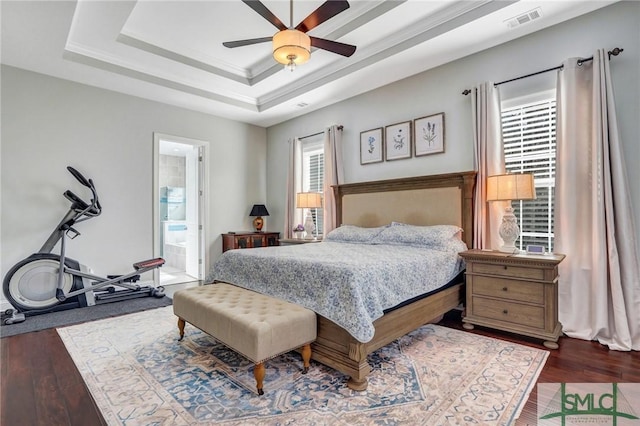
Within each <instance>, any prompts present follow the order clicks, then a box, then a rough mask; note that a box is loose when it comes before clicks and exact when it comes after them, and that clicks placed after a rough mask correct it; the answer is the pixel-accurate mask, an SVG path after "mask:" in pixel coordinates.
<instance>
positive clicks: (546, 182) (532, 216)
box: [502, 98, 556, 252]
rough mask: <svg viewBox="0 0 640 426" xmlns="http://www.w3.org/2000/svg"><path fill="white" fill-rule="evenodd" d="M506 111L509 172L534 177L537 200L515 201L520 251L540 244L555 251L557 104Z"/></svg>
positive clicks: (540, 103) (533, 104) (536, 104)
mask: <svg viewBox="0 0 640 426" xmlns="http://www.w3.org/2000/svg"><path fill="white" fill-rule="evenodd" d="M504 106H505V104H503V109H502V136H503V140H504V160H505V167H506V170H507V172H511V173H533V175H534V178H535V186H536V197H537V198H536V199H535V200H527V201H513V202H512V206H513V210H514V214H515V215H516V217H517V218H518V223H519V224H520V239H519V240H518V241H517V242H516V244H519V248H520V249H521V250H522V249H526V246H527V244H537V245H543V246H545V247H546V250H547V251H550V252H551V251H553V238H554V235H553V226H554V220H553V212H554V205H553V195H554V189H555V171H556V100H555V98H547V99H543V100H537V101H535V102H528V103H520V104H518V105H513V106H509V107H504Z"/></svg>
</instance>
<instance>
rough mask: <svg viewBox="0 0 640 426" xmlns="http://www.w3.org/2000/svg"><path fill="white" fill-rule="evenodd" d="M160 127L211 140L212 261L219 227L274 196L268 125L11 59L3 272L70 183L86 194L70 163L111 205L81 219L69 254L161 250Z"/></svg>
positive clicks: (126, 263)
mask: <svg viewBox="0 0 640 426" xmlns="http://www.w3.org/2000/svg"><path fill="white" fill-rule="evenodd" d="M154 132H159V133H163V134H168V135H176V136H182V137H186V138H192V139H198V140H204V141H209V143H210V146H209V159H210V182H209V183H208V195H209V204H210V205H209V213H210V214H209V216H208V217H207V218H206V222H207V236H208V237H207V249H208V252H209V254H210V258H209V259H208V262H207V263H209V264H210V263H211V261H212V260H213V259H214V258H215V257H217V256H218V255H219V254H220V252H221V250H222V243H221V240H220V234H221V233H222V232H227V231H228V230H232V229H239V230H243V229H251V218H250V217H249V211H250V209H251V206H252V205H253V204H254V203H264V202H265V201H266V185H265V181H266V164H265V161H264V157H265V155H266V131H265V129H263V128H260V127H256V126H252V125H248V124H244V123H239V122H236V121H231V120H226V119H222V118H218V117H214V116H211V115H207V114H202V113H197V112H193V111H189V110H185V109H181V108H177V107H172V106H168V105H164V104H160V103H156V102H152V101H147V100H143V99H140V98H135V97H131V96H126V95H122V94H119V93H115V92H111V91H107V90H102V89H97V88H93V87H89V86H85V85H80V84H77V83H72V82H69V81H66V80H61V79H57V78H52V77H48V76H44V75H41V74H36V73H32V72H29V71H25V70H21V69H17V68H12V67H8V66H3V67H2V146H1V160H2V169H1V172H2V180H1V189H2V197H1V202H2V204H1V214H2V220H1V231H2V234H1V237H2V238H1V241H0V247H1V254H2V259H1V260H2V272H1V274H2V276H3V277H4V275H5V274H6V272H7V271H8V269H9V268H10V267H11V266H12V265H13V264H14V263H16V262H17V261H18V260H20V259H22V258H24V257H26V256H27V255H29V254H31V253H33V252H35V251H37V250H38V249H39V248H40V246H41V245H42V243H43V242H44V240H45V239H46V237H47V236H48V235H49V233H50V232H51V230H52V229H53V228H54V227H55V225H56V224H57V223H58V221H59V220H60V219H61V218H62V216H63V214H64V213H65V212H66V211H67V208H68V205H69V203H68V202H67V201H66V200H65V199H64V198H63V196H62V194H63V192H64V191H65V190H66V189H72V191H74V192H76V193H77V194H78V195H81V194H84V193H83V192H82V189H83V187H81V186H80V185H79V184H78V183H77V181H76V180H75V179H74V178H73V177H72V176H71V175H70V174H69V173H68V172H67V170H66V166H68V165H71V166H73V167H76V168H77V169H78V170H79V171H81V172H82V173H83V174H85V175H86V176H87V177H91V178H92V179H93V180H94V182H95V184H96V187H97V189H98V191H99V195H100V200H101V203H102V205H103V208H104V210H103V214H102V215H101V216H100V217H98V218H95V219H92V220H90V221H88V222H85V223H81V224H78V226H77V228H78V230H79V231H80V232H81V233H82V236H81V237H79V238H77V239H76V240H73V241H71V242H70V243H69V246H68V247H69V248H68V255H69V256H70V257H72V258H76V259H78V260H80V261H81V262H82V263H85V264H86V265H88V266H91V267H92V268H93V269H94V271H95V272H96V273H99V274H107V273H124V272H127V271H129V270H130V269H131V264H132V263H133V262H135V261H139V260H143V259H146V258H150V257H152V255H153V225H152V208H153V206H152V189H153V188H152V185H153V182H152V179H153V173H152V171H153V133H154Z"/></svg>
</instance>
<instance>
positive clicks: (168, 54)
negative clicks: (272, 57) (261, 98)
mask: <svg viewBox="0 0 640 426" xmlns="http://www.w3.org/2000/svg"><path fill="white" fill-rule="evenodd" d="M116 41H117V42H119V43H122V44H126V45H127V46H131V47H133V48H136V49H140V50H144V51H145V52H148V53H151V54H153V55H157V56H161V57H163V58H166V59H169V60H171V61H175V62H179V63H181V64H183V65H187V66H190V67H193V68H198V69H200V70H202V71H205V72H208V73H211V74H215V75H218V76H220V77H224V78H228V79H230V80H233V81H236V82H238V83H242V84H245V85H247V86H251V79H250V78H248V76H246V75H247V71H246V70H241V73H242V74H245V77H243V76H241V75H239V74H240V72H231V71H226V70H224V69H222V68H219V67H216V66H213V65H210V64H207V63H205V62H202V61H199V60H197V59H194V58H190V57H188V56H185V55H181V54H179V53H176V52H173V51H170V50H168V49H164V48H162V47H160V46H157V45H155V44H152V43H148V42H146V41H143V40H141V39H139V38H136V37H134V36H132V35H128V34H124V33H120V34H119V35H118V37H117V38H116ZM239 71H240V70H239Z"/></svg>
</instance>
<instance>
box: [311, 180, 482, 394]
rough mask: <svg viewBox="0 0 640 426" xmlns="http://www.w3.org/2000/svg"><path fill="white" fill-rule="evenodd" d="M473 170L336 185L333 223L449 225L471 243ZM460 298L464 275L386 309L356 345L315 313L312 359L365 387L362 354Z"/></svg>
mask: <svg viewBox="0 0 640 426" xmlns="http://www.w3.org/2000/svg"><path fill="white" fill-rule="evenodd" d="M475 181H476V172H461V173H449V174H442V175H432V176H421V177H410V178H403V179H393V180H382V181H375V182H363V183H351V184H344V185H338V186H335V187H334V188H333V189H334V194H335V197H336V209H337V212H338V215H337V223H338V224H348V225H359V226H367V227H373V226H380V225H385V224H388V223H390V222H392V221H396V222H403V223H409V224H412V225H433V224H448V225H458V226H460V227H461V228H462V229H464V232H463V235H462V239H463V241H464V242H465V243H466V244H467V246H468V247H472V239H473V190H474V185H475ZM463 300H464V278H461V280H460V282H458V283H455V284H454V285H453V286H451V287H448V288H447V289H445V290H443V291H440V292H437V293H435V294H433V295H431V296H428V297H425V298H423V299H420V300H417V301H415V302H413V303H410V304H408V305H405V306H402V307H400V308H397V309H394V310H391V311H390V312H388V313H386V314H385V315H384V316H383V317H381V318H379V319H377V320H376V321H374V323H373V324H374V326H375V329H376V332H375V335H374V337H373V339H372V340H371V341H369V342H367V343H361V342H359V341H357V340H356V339H354V338H353V337H352V336H351V335H350V334H349V333H348V332H347V331H345V330H344V329H343V328H341V327H340V326H338V325H336V324H335V323H333V322H332V321H329V320H328V319H326V318H324V317H322V316H321V315H318V337H317V339H316V341H315V343H314V344H312V354H313V355H312V358H313V359H314V360H316V361H318V362H320V363H322V364H325V365H327V366H329V367H332V368H334V369H336V370H338V371H340V372H341V373H343V374H346V375H348V376H349V380H348V381H347V386H348V387H349V388H351V389H353V390H356V391H363V390H365V389H366V388H367V384H368V381H367V375H368V374H369V372H370V371H371V367H370V366H369V363H368V362H367V356H368V355H369V354H370V353H372V352H373V351H375V350H377V349H379V348H381V347H382V346H385V345H387V344H389V343H391V342H392V341H394V340H396V339H398V338H399V337H401V336H404V335H405V334H407V333H409V332H411V331H413V330H415V329H417V328H419V327H421V326H423V325H424V324H427V323H429V322H431V321H433V320H435V319H437V318H439V317H441V316H442V315H443V314H445V313H446V312H448V311H450V310H451V309H454V308H456V307H457V306H459V305H460V303H462V301H463Z"/></svg>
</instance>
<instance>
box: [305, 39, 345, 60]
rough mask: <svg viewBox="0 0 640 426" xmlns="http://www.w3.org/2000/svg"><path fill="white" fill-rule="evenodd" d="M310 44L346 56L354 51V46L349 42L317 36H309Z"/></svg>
mask: <svg viewBox="0 0 640 426" xmlns="http://www.w3.org/2000/svg"><path fill="white" fill-rule="evenodd" d="M311 46H313V47H317V48H318V49H323V50H328V51H329V52H333V53H337V54H338V55H342V56H346V57H347V58H348V57H349V56H351V55H353V54H354V53H355V51H356V46H353V45H351V44H344V43H340V42H337V41H333V40H326V39H324V38H317V37H311Z"/></svg>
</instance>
